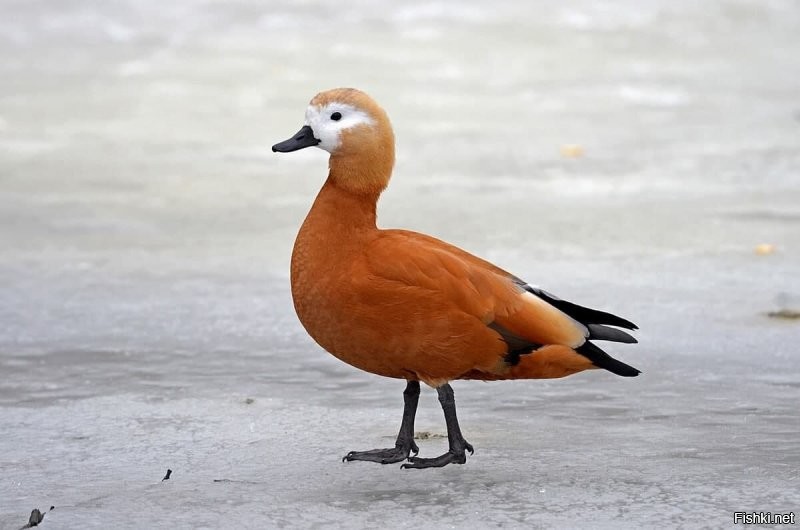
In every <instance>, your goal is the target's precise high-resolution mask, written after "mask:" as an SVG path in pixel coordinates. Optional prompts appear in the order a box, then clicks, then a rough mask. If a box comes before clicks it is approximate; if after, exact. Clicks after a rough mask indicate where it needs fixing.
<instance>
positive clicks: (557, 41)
mask: <svg viewBox="0 0 800 530" xmlns="http://www.w3.org/2000/svg"><path fill="white" fill-rule="evenodd" d="M2 11H3V16H2V17H0V284H1V285H2V288H1V289H0V433H2V435H1V436H0V527H2V528H11V529H16V528H20V527H21V526H22V525H24V524H25V523H26V522H27V520H28V516H29V514H30V512H31V510H32V509H34V508H39V509H41V510H47V509H48V508H49V507H50V506H51V505H52V506H55V509H54V510H52V511H50V512H48V513H47V514H46V515H45V519H44V521H43V523H42V526H43V527H44V528H47V529H57V528H166V527H169V528H277V527H290V528H311V527H316V528H336V527H347V528H350V527H354V528H358V527H362V528H376V527H390V528H419V527H431V528H446V527H447V528H450V527H453V528H493V527H507V528H531V527H534V528H537V527H538V528H554V527H561V528H575V527H581V528H615V529H616V528H642V527H673V528H679V527H681V528H701V527H705V528H722V527H729V526H731V525H732V524H733V513H734V512H735V511H756V512H760V511H764V512H766V511H769V512H773V513H776V512H790V511H794V512H797V510H798V508H800V475H798V467H799V466H800V443H798V442H799V441H800V436H798V431H800V413H799V412H798V405H797V404H798V403H800V357H798V355H800V351H799V350H798V344H800V321H798V320H792V319H790V318H784V319H780V318H770V317H768V316H767V314H768V313H770V312H775V311H778V310H781V309H785V310H789V313H791V310H795V311H797V310H800V307H799V306H800V302H798V300H800V279H798V278H800V99H798V95H800V59H799V58H800V31H798V28H799V27H800V5H798V4H797V3H796V2H794V1H793V0H771V1H769V2H766V1H757V0H736V1H734V0H721V1H718V2H694V1H689V0H678V1H669V0H662V1H655V0H654V1H650V2H641V1H634V0H623V1H616V2H612V1H596V0H592V1H590V0H581V1H569V2H560V3H553V2H543V1H533V2H521V1H520V2H513V1H504V0H500V1H497V2H491V3H487V2H479V1H477V0H470V1H466V2H459V3H458V4H455V3H453V4H450V3H445V2H422V1H419V2H407V3H397V2H391V1H389V0H380V1H377V2H368V1H366V0H358V1H355V2H335V3H331V2H322V1H320V0H309V1H305V2H294V3H293V2H261V1H256V0H233V1H225V2H223V1H221V0H209V1H206V2H187V1H177V2H156V1H154V0H135V1H134V0H119V1H117V2H113V3H110V2H99V1H95V0H72V1H70V2H48V1H46V0H29V1H26V2H5V3H4V5H3V7H2ZM335 86H356V87H359V88H361V89H363V90H365V91H367V92H369V93H370V94H372V95H373V96H374V97H375V98H376V99H377V100H378V101H379V102H380V103H381V104H382V105H383V106H384V107H385V108H386V109H387V110H388V112H389V114H390V116H391V117H392V119H393V122H394V125H395V132H396V135H397V138H398V155H399V156H398V163H397V166H396V170H395V176H394V179H393V182H392V185H391V186H390V189H389V191H388V192H387V193H386V194H385V195H384V197H383V200H382V202H381V204H380V210H379V211H380V219H379V222H380V224H381V225H382V226H385V227H403V228H410V229H414V230H419V231H422V232H426V233H430V234H433V235H436V236H438V237H440V238H443V239H445V240H448V241H451V242H453V243H455V244H457V245H459V246H461V247H463V248H465V249H467V250H470V251H472V252H473V253H476V254H478V255H480V256H483V257H485V258H488V259H490V260H492V261H494V262H496V263H498V264H499V265H501V266H502V267H504V268H506V269H508V270H510V271H512V272H514V273H515V274H517V275H518V276H520V277H522V278H525V279H526V280H527V281H529V282H531V283H534V284H537V285H541V286H543V287H545V288H547V289H548V290H550V291H552V292H554V293H556V294H558V295H559V296H561V297H563V298H567V299H571V300H574V301H575V302H578V303H582V304H585V305H591V306H595V307H599V308H602V309H605V310H608V311H613V312H616V313H618V314H621V315H623V316H625V317H627V318H630V319H632V320H634V321H635V322H637V323H638V324H639V326H640V327H641V331H640V332H639V333H638V338H639V340H640V344H639V345H636V346H626V345H620V346H619V347H614V348H613V353H614V355H615V356H618V357H619V358H620V359H622V360H624V361H625V362H628V363H630V364H632V365H634V366H636V367H637V368H639V369H641V370H642V371H643V374H642V375H641V376H640V377H638V378H636V379H633V380H630V379H622V378H618V377H615V376H613V375H611V374H609V373H600V372H590V373H583V374H580V375H577V376H574V377H571V378H567V379H563V380H552V381H519V382H503V383H478V382H456V383H454V388H455V392H456V400H457V403H458V406H459V417H460V419H461V424H462V429H463V431H464V434H465V436H466V438H467V439H468V440H469V441H470V442H471V443H472V444H473V445H474V446H475V448H476V451H475V454H474V455H473V456H471V457H469V459H468V462H467V464H466V465H464V466H449V467H447V468H444V469H441V470H426V471H422V472H418V471H415V470H400V469H399V468H398V466H379V465H374V464H368V463H349V464H344V463H342V462H341V457H342V456H343V455H344V454H345V453H346V452H347V451H349V450H355V449H369V448H372V447H379V446H387V445H391V444H392V442H393V438H394V436H395V434H396V432H397V428H398V425H399V420H400V413H401V410H402V390H403V383H402V382H401V381H396V380H387V379H381V378H379V377H377V376H371V375H369V374H364V373H359V372H357V371H356V370H354V369H352V368H350V367H348V366H346V365H344V364H342V363H340V362H339V361H337V360H336V359H334V358H333V357H331V356H329V355H328V354H327V353H325V352H324V351H322V350H321V349H320V348H319V347H317V346H316V345H315V344H314V343H313V342H312V341H311V339H310V338H308V337H307V335H306V334H305V332H304V331H303V329H302V328H301V326H300V325H299V323H298V322H297V320H296V318H295V316H294V312H293V309H292V303H291V297H290V295H289V290H288V259H289V255H290V252H291V246H292V242H293V239H294V235H295V233H296V230H297V228H298V227H299V224H300V223H301V221H302V219H303V217H304V215H305V213H306V211H307V209H308V207H309V205H310V204H311V201H312V200H313V197H314V194H315V192H316V190H317V189H318V187H319V186H320V185H321V184H322V182H323V180H324V177H325V171H326V159H325V153H323V152H322V151H319V150H305V151H302V152H298V153H294V154H292V155H286V156H278V155H274V154H273V153H271V152H270V151H269V146H270V145H271V144H273V143H275V142H276V141H279V140H283V139H285V138H286V137H288V136H289V135H290V134H292V133H293V132H295V131H296V130H297V128H298V127H299V126H300V125H301V124H302V117H303V111H304V109H305V106H306V103H307V101H308V100H309V99H310V98H311V97H312V96H313V95H314V94H315V93H316V92H318V91H320V90H323V89H327V88H332V87H335ZM571 145H574V146H579V147H578V148H571V147H568V146H571ZM562 150H563V152H562ZM580 150H582V154H581V156H569V155H570V153H573V154H574V153H576V152H578V151H580ZM759 245H766V246H762V247H758V246H759ZM757 249H760V250H761V253H758V252H756V250H757ZM418 418H419V419H418V425H417V430H418V431H421V432H426V433H431V434H432V435H433V436H431V437H429V438H428V439H425V440H420V441H419V445H420V447H421V451H422V454H423V455H426V456H433V455H436V454H439V453H441V452H442V451H443V449H444V447H445V446H446V440H444V439H442V438H441V437H440V436H437V435H441V434H443V433H444V422H443V419H442V417H441V410H440V409H439V405H438V403H437V401H436V399H435V392H433V391H432V390H430V389H424V391H423V396H422V399H421V403H420V412H419V416H418ZM167 468H169V469H172V470H173V473H172V476H171V478H170V480H168V481H163V482H162V481H161V478H162V477H163V476H164V473H165V472H166V470H167Z"/></svg>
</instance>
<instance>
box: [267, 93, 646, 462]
mask: <svg viewBox="0 0 800 530" xmlns="http://www.w3.org/2000/svg"><path fill="white" fill-rule="evenodd" d="M312 145H318V146H320V147H322V148H323V149H326V150H328V151H329V152H330V153H331V156H330V163H329V166H330V171H329V175H328V179H327V181H326V182H325V184H324V185H323V187H322V189H321V191H320V192H319V195H318V196H317V199H316V201H315V202H314V205H313V207H312V208H311V211H310V212H309V214H308V216H307V217H306V220H305V222H304V223H303V226H302V227H301V229H300V232H299V234H298V236H297V240H296V241H295V246H294V251H293V254H292V263H291V282H292V296H293V299H294V304H295V309H296V311H297V315H298V317H299V318H300V321H301V322H302V324H303V326H304V327H305V329H306V330H307V331H308V333H309V334H310V335H311V336H312V337H313V338H314V340H315V341H316V342H317V343H318V344H319V345H320V346H322V347H323V348H325V349H326V350H327V351H329V352H330V353H332V354H333V355H335V356H336V357H338V358H339V359H341V360H342V361H344V362H347V363H349V364H351V365H353V366H355V367H357V368H360V369H362V370H365V371H368V372H371V373H375V374H378V375H383V376H387V377H394V378H399V379H405V380H407V381H409V382H410V383H409V388H413V385H412V383H413V382H416V381H422V382H424V383H426V384H428V385H430V386H433V387H436V388H439V389H440V399H444V401H442V404H443V407H445V415H446V418H447V414H448V408H447V407H446V406H445V401H447V399H450V401H452V390H451V389H449V385H448V383H449V382H450V381H452V380H456V379H482V380H501V379H537V378H552V377H563V376H566V375H570V374H574V373H577V372H581V371H583V370H587V369H590V368H597V367H602V368H606V369H608V370H611V371H613V372H615V373H617V374H619V375H626V376H631V375H636V374H637V373H638V371H637V370H635V369H634V368H631V367H629V366H627V365H625V364H623V363H621V362H619V361H617V360H615V359H612V358H611V357H609V356H608V355H607V354H605V352H603V351H602V350H600V349H599V348H597V347H596V346H594V345H593V344H592V343H591V342H589V339H593V338H597V339H599V340H612V341H616V342H635V340H634V339H633V338H632V337H630V335H628V334H627V333H624V332H623V331H621V330H619V329H616V328H612V327H608V325H611V326H618V327H625V328H629V329H634V328H635V326H634V325H633V324H632V323H630V322H628V321H627V320H624V319H621V318H619V317H616V316H614V315H610V314H608V313H604V312H600V311H596V310H592V309H588V308H584V307H581V306H577V305H575V304H571V303H570V302H566V301H562V300H559V299H557V298H555V297H553V296H552V295H550V294H549V293H546V292H544V291H541V290H538V289H536V288H533V287H530V286H528V285H526V284H525V283H524V282H522V281H521V280H519V279H518V278H516V277H515V276H513V275H511V274H509V273H507V272H505V271H504V270H502V269H500V268H498V267H496V266H494V265H492V264H491V263H488V262H486V261H484V260H482V259H480V258H477V257H475V256H473V255H471V254H469V253H467V252H465V251H463V250H461V249H459V248H457V247H455V246H453V245H450V244H448V243H445V242H443V241H440V240H438V239H435V238H433V237H430V236H426V235H423V234H419V233H415V232H410V231H405V230H382V229H379V228H377V226H376V204H377V201H378V197H379V195H380V193H381V192H382V191H383V189H384V188H385V187H386V185H387V184H388V182H389V178H390V176H391V171H392V167H393V164H394V135H393V133H392V129H391V125H390V123H389V119H388V117H387V116H386V113H385V112H384V111H383V110H382V109H381V108H380V107H379V106H378V105H377V104H376V103H375V102H374V101H373V100H372V99H370V98H369V97H368V96H367V95H366V94H364V93H362V92H360V91H357V90H354V89H336V90H331V91H327V92H323V93H321V94H319V95H317V96H316V97H315V98H314V99H313V100H312V101H311V105H310V107H309V110H308V112H307V114H306V125H305V126H304V127H303V129H301V131H300V132H299V133H298V134H297V135H295V137H293V138H291V139H289V140H287V141H286V142H282V143H281V144H277V145H276V146H275V147H273V149H274V150H276V151H293V150H296V149H300V148H303V147H308V146H312ZM445 387H446V388H445ZM416 388H417V389H418V385H417V386H416ZM442 389H444V390H442ZM407 391H408V390H407ZM447 392H449V393H450V394H449V396H450V397H449V398H448V397H447V396H448V394H447ZM417 393H418V390H417ZM447 402H448V403H449V401H447ZM406 405H407V409H408V406H409V405H408V402H407V403H406ZM414 409H416V402H414ZM407 412H408V411H407ZM451 419H453V421H455V405H454V402H453V403H452V418H451ZM411 422H412V424H413V414H412V415H411ZM405 423H406V417H405V415H404V425H405ZM406 430H407V429H406ZM448 430H451V422H450V421H449V420H448ZM452 430H457V422H456V424H455V428H454V429H452ZM458 437H460V431H459V432H458ZM458 437H456V436H451V438H455V440H452V439H451V451H449V454H451V456H450V457H447V454H446V455H442V457H439V459H412V463H411V464H409V465H407V466H408V467H438V466H439V465H445V464H447V463H451V462H458V463H463V462H461V461H460V460H464V459H463V458H461V457H462V456H463V450H464V448H465V447H466V448H470V446H469V444H466V442H465V441H464V440H463V437H461V439H460V441H461V442H463V443H462V444H460V445H461V446H462V447H460V449H459V443H455V449H454V441H455V442H459V440H458V439H457V438H458ZM401 438H408V433H405V436H404V433H403V430H402V429H401V436H398V444H400V443H401V441H402V442H403V444H405V446H408V448H410V449H413V448H414V447H415V446H414V445H413V439H412V440H411V441H410V443H409V441H408V440H405V439H403V440H401ZM375 451H378V452H379V453H380V451H383V453H380V454H381V455H382V456H381V459H380V460H377V461H384V460H387V458H384V457H386V454H384V453H385V452H386V451H389V452H391V451H392V450H375ZM375 451H371V452H365V453H351V454H350V455H348V457H350V456H353V457H352V458H347V457H346V458H347V459H351V460H376V458H373V457H374V455H375V454H378V453H376V452H375ZM402 452H403V451H401V453H402ZM459 452H460V453H461V454H460V455H459V454H456V453H459ZM407 454H408V451H405V456H407ZM453 454H455V457H453V456H452V455H453ZM359 455H366V456H364V457H363V458H360V457H359ZM390 456H391V455H390ZM442 458H444V460H445V461H442ZM388 460H390V461H397V460H394V459H393V458H391V457H390V458H388ZM434 460H436V462H432V461H434ZM442 462H443V463H442ZM415 463H416V464H418V465H415Z"/></svg>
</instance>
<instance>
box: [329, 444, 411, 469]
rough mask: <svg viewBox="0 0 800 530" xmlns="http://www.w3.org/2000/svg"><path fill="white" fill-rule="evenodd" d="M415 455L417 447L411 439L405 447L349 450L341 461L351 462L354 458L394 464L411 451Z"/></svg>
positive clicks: (403, 458)
mask: <svg viewBox="0 0 800 530" xmlns="http://www.w3.org/2000/svg"><path fill="white" fill-rule="evenodd" d="M412 451H413V452H414V454H415V455H416V454H417V453H419V447H417V444H415V443H414V442H413V441H412V442H411V444H410V445H409V446H406V447H392V448H391V449H372V450H370V451H350V452H349V453H347V454H346V455H344V458H342V462H352V461H354V460H361V461H364V462H378V463H379V464H395V463H397V462H402V461H403V460H405V459H406V458H408V455H409V454H411V452H412ZM412 458H413V457H412Z"/></svg>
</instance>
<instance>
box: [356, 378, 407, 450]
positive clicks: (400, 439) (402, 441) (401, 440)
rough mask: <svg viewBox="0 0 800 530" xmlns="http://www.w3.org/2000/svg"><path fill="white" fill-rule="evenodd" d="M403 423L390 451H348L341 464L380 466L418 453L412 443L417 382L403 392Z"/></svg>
mask: <svg viewBox="0 0 800 530" xmlns="http://www.w3.org/2000/svg"><path fill="white" fill-rule="evenodd" d="M403 403H404V406H403V421H402V423H400V432H399V433H398V435H397V442H395V444H394V447H393V448H390V449H372V450H371V451H350V452H349V453H347V454H346V455H345V456H344V458H342V462H352V461H353V460H364V461H366V462H379V463H381V464H394V463H395V462H401V461H403V460H405V459H406V458H408V455H409V454H410V453H411V451H413V452H414V454H417V453H419V447H417V444H416V443H414V417H415V416H416V415H417V404H418V403H419V381H409V382H408V384H407V385H406V389H405V390H404V391H403Z"/></svg>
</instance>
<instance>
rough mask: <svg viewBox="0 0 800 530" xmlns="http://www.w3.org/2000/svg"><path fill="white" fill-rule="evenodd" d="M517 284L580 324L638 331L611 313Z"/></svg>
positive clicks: (628, 321)
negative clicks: (605, 325)
mask: <svg viewBox="0 0 800 530" xmlns="http://www.w3.org/2000/svg"><path fill="white" fill-rule="evenodd" d="M518 284H519V285H520V286H521V287H522V288H523V289H525V290H526V291H528V292H529V293H531V294H533V295H536V296H538V297H539V298H541V299H543V300H544V301H545V302H547V303H549V304H550V305H552V306H553V307H555V308H556V309H558V310H560V311H563V312H564V313H566V314H567V315H569V316H571V317H572V318H574V319H575V320H577V321H578V322H581V323H582V324H607V325H609V326H616V327H618V328H625V329H630V330H636V329H639V326H637V325H636V324H634V323H633V322H631V321H630V320H628V319H625V318H622V317H618V316H617V315H614V314H612V313H607V312H605V311H600V310H598V309H592V308H590V307H584V306H582V305H578V304H574V303H572V302H568V301H566V300H562V299H560V298H559V297H557V296H555V295H553V294H551V293H548V292H547V291H545V290H544V289H539V288H538V287H533V286H532V285H528V284H526V283H524V282H522V280H519V282H518Z"/></svg>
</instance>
